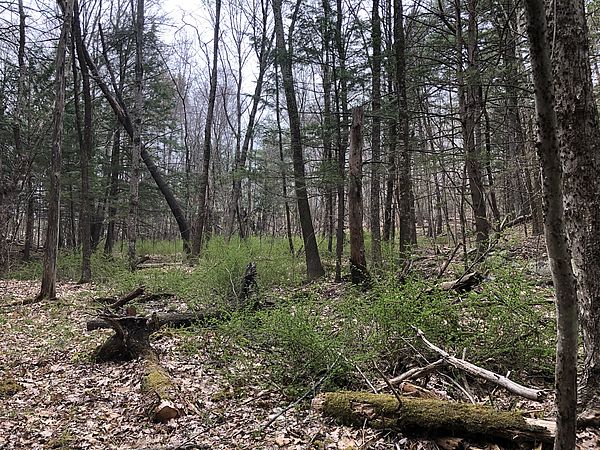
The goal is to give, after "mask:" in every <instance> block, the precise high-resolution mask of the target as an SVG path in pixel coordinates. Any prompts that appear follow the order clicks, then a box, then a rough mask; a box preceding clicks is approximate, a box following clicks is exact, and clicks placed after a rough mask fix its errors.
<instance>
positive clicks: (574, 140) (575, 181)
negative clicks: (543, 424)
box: [548, 0, 600, 448]
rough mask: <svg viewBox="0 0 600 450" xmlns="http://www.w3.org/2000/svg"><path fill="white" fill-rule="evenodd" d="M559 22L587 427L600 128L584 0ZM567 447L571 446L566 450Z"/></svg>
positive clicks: (571, 3)
mask: <svg viewBox="0 0 600 450" xmlns="http://www.w3.org/2000/svg"><path fill="white" fill-rule="evenodd" d="M548 13H549V16H554V17H553V23H549V24H548V28H549V29H550V30H552V33H555V34H553V43H554V44H553V45H554V47H553V49H554V50H553V59H552V67H553V69H554V89H555V93H556V115H557V121H558V141H559V144H560V149H561V159H562V165H563V198H564V204H565V218H566V227H567V232H568V234H569V239H570V242H571V252H572V256H573V264H574V271H575V275H576V277H577V286H578V291H579V314H580V319H581V326H582V330H583V348H584V355H585V358H584V367H583V375H582V378H581V384H580V390H579V401H580V405H579V406H580V416H579V418H580V420H581V422H582V423H590V424H595V425H599V424H600V197H599V196H598V191H599V188H600V181H599V178H598V173H599V169H600V164H599V161H598V148H600V125H599V123H598V108H597V106H596V102H595V99H594V93H593V87H592V76H591V69H590V57H589V41H588V30H587V23H586V16H585V6H584V2H583V0H565V1H563V2H561V4H560V7H559V8H552V9H551V10H549V11H548ZM565 448H566V447H565Z"/></svg>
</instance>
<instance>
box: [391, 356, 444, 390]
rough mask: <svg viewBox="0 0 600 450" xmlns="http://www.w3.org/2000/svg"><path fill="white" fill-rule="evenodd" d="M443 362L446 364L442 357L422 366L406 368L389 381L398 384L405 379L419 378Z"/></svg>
mask: <svg viewBox="0 0 600 450" xmlns="http://www.w3.org/2000/svg"><path fill="white" fill-rule="evenodd" d="M444 364H446V362H445V361H444V360H443V359H438V360H437V361H434V362H432V363H430V364H427V365H426V366H424V367H415V368H413V369H410V370H407V371H406V372H404V373H403V374H400V375H398V376H397V377H394V378H392V379H390V383H391V384H400V383H402V382H403V381H406V380H411V379H413V380H414V379H415V378H420V377H422V376H425V375H427V374H429V373H431V372H433V371H434V370H435V369H437V368H438V367H441V366H443V365H444Z"/></svg>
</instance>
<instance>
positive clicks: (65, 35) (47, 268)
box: [37, 0, 73, 299]
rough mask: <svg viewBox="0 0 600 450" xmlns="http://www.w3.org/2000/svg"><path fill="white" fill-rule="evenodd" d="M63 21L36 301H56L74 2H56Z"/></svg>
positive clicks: (56, 68)
mask: <svg viewBox="0 0 600 450" xmlns="http://www.w3.org/2000/svg"><path fill="white" fill-rule="evenodd" d="M59 5H60V6H61V10H62V13H63V17H62V22H63V23H62V29H61V32H60V37H59V39H58V47H57V49H56V59H55V64H54V67H55V74H56V75H55V79H54V114H53V117H54V120H53V123H52V151H51V163H50V174H49V178H50V191H49V194H48V219H47V221H48V226H47V229H46V246H45V249H44V273H43V275H42V287H41V290H40V293H39V294H38V296H37V299H43V298H45V297H48V298H50V299H53V298H56V258H57V256H58V241H59V236H58V234H59V227H60V174H61V169H62V137H63V120H64V116H65V83H66V77H65V67H66V59H67V42H68V40H69V35H70V34H71V22H72V16H73V0H65V1H64V3H63V2H60V1H59Z"/></svg>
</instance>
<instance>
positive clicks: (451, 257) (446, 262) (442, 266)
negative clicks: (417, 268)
mask: <svg viewBox="0 0 600 450" xmlns="http://www.w3.org/2000/svg"><path fill="white" fill-rule="evenodd" d="M461 247H462V242H459V243H458V244H457V245H456V247H454V250H452V253H450V256H448V258H447V259H446V261H444V264H442V265H441V266H440V268H439V269H438V271H437V278H438V279H439V278H441V277H442V275H444V272H446V269H447V268H448V266H449V265H450V263H451V262H452V260H453V259H454V257H455V256H456V253H457V252H458V249H459V248H461Z"/></svg>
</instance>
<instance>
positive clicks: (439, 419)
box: [313, 392, 554, 445]
mask: <svg viewBox="0 0 600 450" xmlns="http://www.w3.org/2000/svg"><path fill="white" fill-rule="evenodd" d="M400 400H401V401H399V400H398V399H397V398H396V397H395V396H393V395H386V394H370V393H366V392H326V393H324V394H320V395H319V396H318V397H316V398H315V400H313V409H316V410H317V411H319V412H321V413H322V414H323V415H325V416H328V417H332V418H334V419H337V420H339V421H340V422H342V423H344V424H346V425H354V426H356V427H361V428H362V427H364V426H368V427H372V428H376V429H384V430H390V429H392V430H394V431H399V432H402V433H404V434H413V435H415V434H416V435H421V436H427V437H428V438H429V437H434V436H448V435H452V436H456V435H459V436H465V437H474V438H478V439H486V440H487V439H489V438H490V437H494V438H497V439H500V440H501V442H503V443H508V444H510V445H514V443H515V442H516V443H525V442H544V443H551V442H552V441H553V437H554V436H553V434H554V433H553V430H552V422H549V421H539V420H536V419H525V418H523V416H522V415H521V414H520V413H518V412H513V411H497V410H495V409H493V408H490V407H488V406H481V405H472V404H467V403H454V402H448V401H443V400H437V399H429V398H411V397H408V396H406V397H400Z"/></svg>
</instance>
